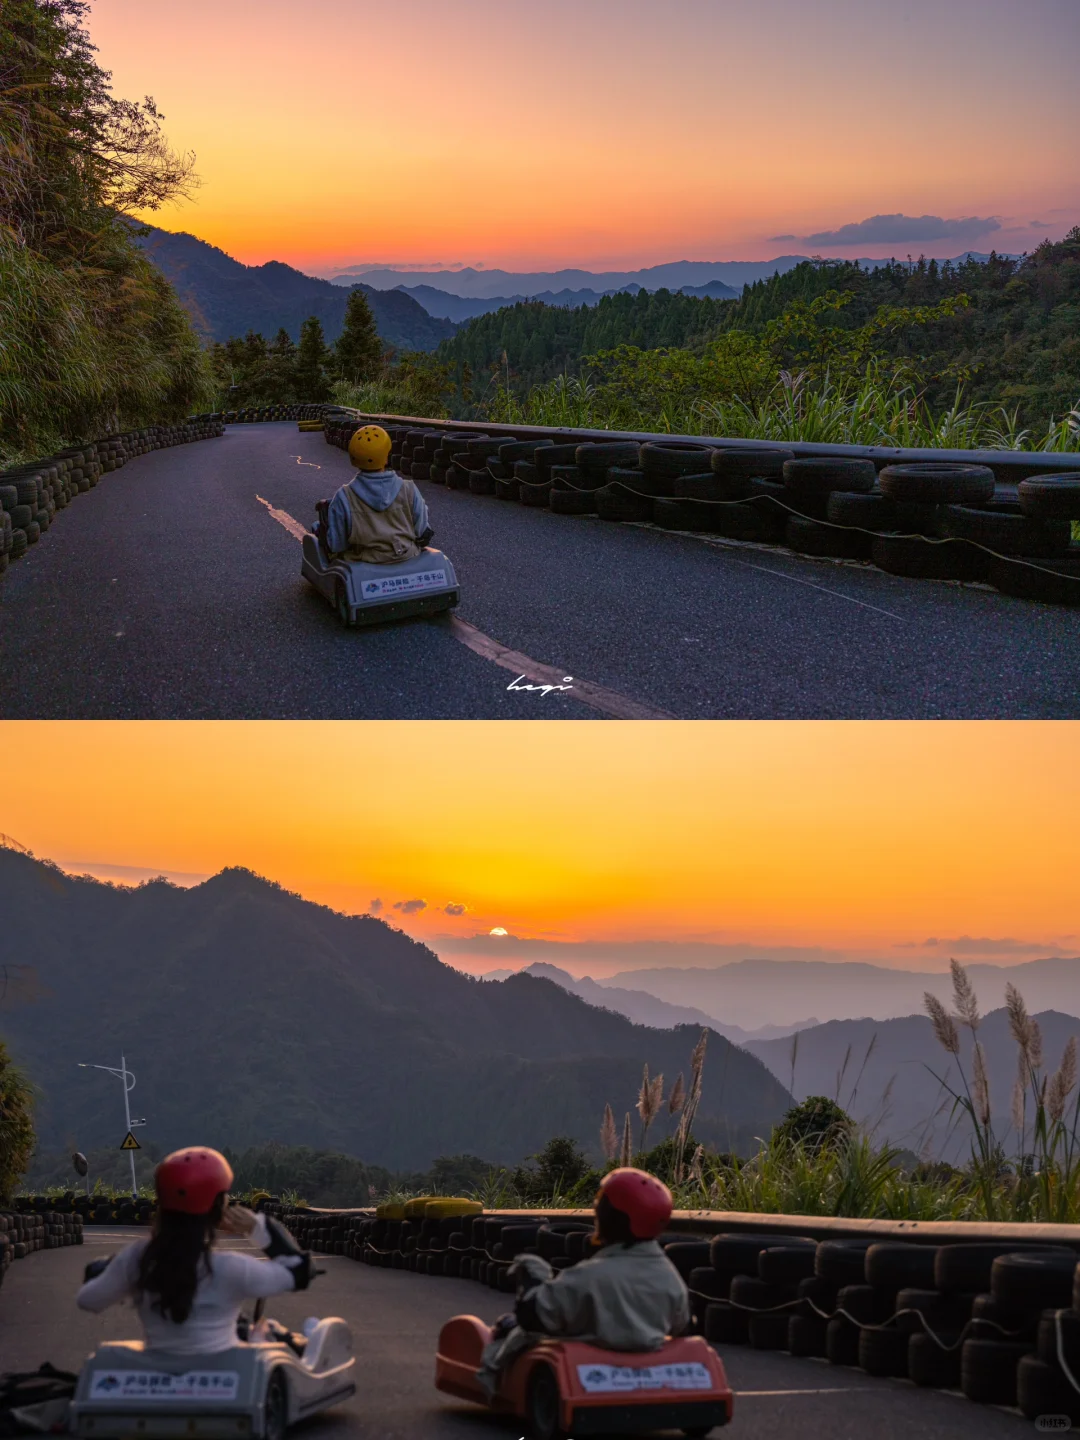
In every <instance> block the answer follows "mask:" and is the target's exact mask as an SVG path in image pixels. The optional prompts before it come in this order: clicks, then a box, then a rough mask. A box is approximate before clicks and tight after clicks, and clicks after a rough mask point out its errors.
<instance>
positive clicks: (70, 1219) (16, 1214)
mask: <svg viewBox="0 0 1080 1440" xmlns="http://www.w3.org/2000/svg"><path fill="white" fill-rule="evenodd" d="M82 1243H83V1222H82V1217H81V1216H79V1215H76V1214H75V1213H74V1212H73V1211H67V1212H64V1211H59V1210H30V1211H23V1210H0V1285H3V1283H4V1276H5V1274H6V1273H7V1270H8V1267H9V1266H10V1265H12V1264H13V1263H14V1262H15V1261H16V1260H24V1259H25V1258H26V1256H27V1255H32V1254H33V1253H34V1251H35V1250H58V1249H59V1248H60V1247H61V1246H63V1245H81V1244H82Z"/></svg>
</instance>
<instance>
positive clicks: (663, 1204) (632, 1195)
mask: <svg viewBox="0 0 1080 1440" xmlns="http://www.w3.org/2000/svg"><path fill="white" fill-rule="evenodd" d="M600 1194H601V1195H603V1196H605V1197H606V1199H607V1201H608V1204H609V1205H611V1206H612V1208H613V1209H615V1210H621V1211H622V1213H623V1214H624V1215H625V1216H626V1217H627V1218H628V1219H629V1221H630V1233H631V1235H633V1237H634V1239H635V1240H655V1239H656V1237H657V1235H660V1234H662V1233H663V1229H664V1226H665V1225H666V1224H667V1222H668V1221H669V1220H670V1219H671V1191H670V1190H669V1189H668V1188H667V1186H666V1185H665V1184H664V1182H663V1181H662V1180H658V1179H657V1178H656V1176H655V1175H649V1174H647V1173H646V1171H644V1170H633V1169H631V1168H630V1166H629V1165H624V1166H623V1167H622V1168H621V1169H619V1170H612V1171H611V1172H610V1174H608V1175H605V1176H604V1178H603V1180H601V1181H600Z"/></svg>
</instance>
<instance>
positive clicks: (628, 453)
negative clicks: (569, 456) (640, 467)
mask: <svg viewBox="0 0 1080 1440" xmlns="http://www.w3.org/2000/svg"><path fill="white" fill-rule="evenodd" d="M640 448H641V447H640V446H639V445H638V443H637V441H636V440H611V441H601V442H599V443H596V442H593V441H586V443H585V444H584V445H579V446H578V447H577V448H576V450H575V451H574V456H573V460H572V461H571V460H556V461H553V462H552V463H553V464H556V465H566V464H574V465H576V466H577V467H578V469H579V470H580V471H581V473H582V475H585V476H587V477H588V478H589V479H591V480H593V481H595V484H596V488H597V489H599V487H600V486H601V485H603V484H604V482H605V480H606V478H607V472H608V471H609V470H610V469H611V467H612V466H613V465H625V466H629V467H635V466H636V465H637V464H638V452H639V449H640Z"/></svg>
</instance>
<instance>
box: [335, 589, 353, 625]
mask: <svg viewBox="0 0 1080 1440" xmlns="http://www.w3.org/2000/svg"><path fill="white" fill-rule="evenodd" d="M334 595H335V599H336V600H337V606H336V609H337V613H338V619H339V620H340V621H341V623H342V625H344V626H345V628H346V629H348V627H349V626H350V625H351V624H352V619H351V617H350V615H349V592H348V591H347V590H346V589H345V582H344V581H342V580H339V581H338V583H337V590H336V591H335V592H334Z"/></svg>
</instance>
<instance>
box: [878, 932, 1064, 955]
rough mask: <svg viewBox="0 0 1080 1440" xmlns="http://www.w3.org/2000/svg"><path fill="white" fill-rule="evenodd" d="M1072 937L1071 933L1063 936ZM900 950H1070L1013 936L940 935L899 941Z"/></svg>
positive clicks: (1039, 952) (1054, 952) (1000, 952)
mask: <svg viewBox="0 0 1080 1440" xmlns="http://www.w3.org/2000/svg"><path fill="white" fill-rule="evenodd" d="M1062 938H1063V939H1066V940H1067V939H1069V938H1070V937H1069V936H1067V935H1066V936H1063V937H1062ZM896 949H897V950H948V951H951V952H952V953H953V954H955V955H1040V956H1044V955H1045V956H1050V955H1063V954H1065V953H1066V952H1065V951H1064V950H1063V949H1062V948H1061V946H1060V945H1059V944H1057V943H1054V942H1052V943H1050V944H1047V942H1046V941H1045V940H1016V939H1014V938H1013V937H1012V936H1011V935H1004V936H990V935H949V936H945V937H944V938H939V937H938V936H936V935H931V936H930V937H929V938H928V939H926V940H904V941H901V942H899V943H898V944H897V946H896Z"/></svg>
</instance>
